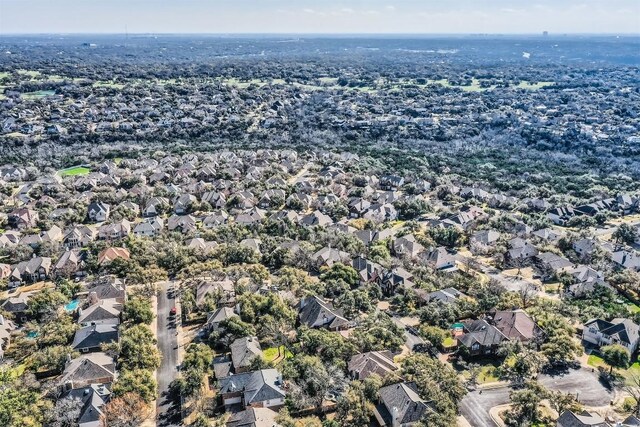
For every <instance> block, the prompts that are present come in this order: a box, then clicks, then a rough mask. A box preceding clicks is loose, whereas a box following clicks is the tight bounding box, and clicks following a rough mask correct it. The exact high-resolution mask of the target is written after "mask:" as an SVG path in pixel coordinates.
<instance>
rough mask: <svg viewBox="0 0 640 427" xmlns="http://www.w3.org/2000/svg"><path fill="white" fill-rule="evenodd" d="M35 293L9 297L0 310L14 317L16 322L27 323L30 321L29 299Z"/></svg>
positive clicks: (0, 306)
mask: <svg viewBox="0 0 640 427" xmlns="http://www.w3.org/2000/svg"><path fill="white" fill-rule="evenodd" d="M34 293H35V292H20V293H19V294H18V295H12V296H9V297H8V298H7V299H6V300H4V302H3V303H2V304H0V308H2V310H4V311H5V312H7V313H10V314H12V315H13V318H14V319H15V320H16V322H20V323H23V322H26V321H27V319H28V310H29V299H30V298H31V296H32V295H33V294H34Z"/></svg>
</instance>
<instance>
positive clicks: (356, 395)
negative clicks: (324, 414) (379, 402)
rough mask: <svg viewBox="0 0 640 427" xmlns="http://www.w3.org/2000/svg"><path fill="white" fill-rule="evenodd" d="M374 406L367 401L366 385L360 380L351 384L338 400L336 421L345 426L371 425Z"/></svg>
mask: <svg viewBox="0 0 640 427" xmlns="http://www.w3.org/2000/svg"><path fill="white" fill-rule="evenodd" d="M372 406H373V405H371V403H370V402H368V401H367V398H366V395H365V388H364V385H363V384H362V383H361V382H360V381H353V382H352V383H351V384H349V387H348V388H347V392H346V393H345V394H344V396H343V397H342V398H341V399H340V400H339V401H338V408H337V411H336V418H335V419H336V421H337V422H338V425H340V426H343V427H360V426H366V425H369V421H370V419H371V416H372V414H373V411H372Z"/></svg>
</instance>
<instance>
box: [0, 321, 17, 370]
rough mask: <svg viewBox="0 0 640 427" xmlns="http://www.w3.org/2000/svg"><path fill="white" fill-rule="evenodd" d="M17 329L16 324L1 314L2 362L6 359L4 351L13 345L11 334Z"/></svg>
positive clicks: (0, 353) (0, 343)
mask: <svg viewBox="0 0 640 427" xmlns="http://www.w3.org/2000/svg"><path fill="white" fill-rule="evenodd" d="M15 329H16V325H15V323H13V322H12V321H11V320H9V319H7V318H5V317H4V316H3V315H1V314H0V361H1V360H2V359H3V358H4V351H5V350H6V349H7V347H9V344H11V332H13V331H14V330H15Z"/></svg>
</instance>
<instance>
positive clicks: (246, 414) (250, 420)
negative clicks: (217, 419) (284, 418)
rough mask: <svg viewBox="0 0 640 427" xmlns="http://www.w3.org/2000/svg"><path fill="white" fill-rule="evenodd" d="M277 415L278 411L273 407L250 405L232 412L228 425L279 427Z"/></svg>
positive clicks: (232, 426)
mask: <svg viewBox="0 0 640 427" xmlns="http://www.w3.org/2000/svg"><path fill="white" fill-rule="evenodd" d="M277 416H278V413H277V412H275V411H274V410H273V409H269V408H252V407H249V408H247V409H245V410H243V411H240V412H236V413H234V414H232V415H231V417H229V419H228V420H227V424H226V427H277V426H278V425H279V424H278V423H277V422H276V417H277Z"/></svg>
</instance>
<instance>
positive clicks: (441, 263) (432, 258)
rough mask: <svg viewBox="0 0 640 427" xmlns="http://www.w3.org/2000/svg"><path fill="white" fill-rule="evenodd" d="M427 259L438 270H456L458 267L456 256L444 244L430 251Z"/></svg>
mask: <svg viewBox="0 0 640 427" xmlns="http://www.w3.org/2000/svg"><path fill="white" fill-rule="evenodd" d="M425 261H426V262H427V264H429V265H430V266H431V267H432V268H434V269H436V270H446V271H454V270H456V269H457V267H456V259H455V257H454V256H453V255H451V254H450V253H449V252H448V251H447V249H446V248H445V247H442V246H441V247H438V248H435V249H433V250H432V251H430V252H429V253H428V254H427V255H426V256H425Z"/></svg>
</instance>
